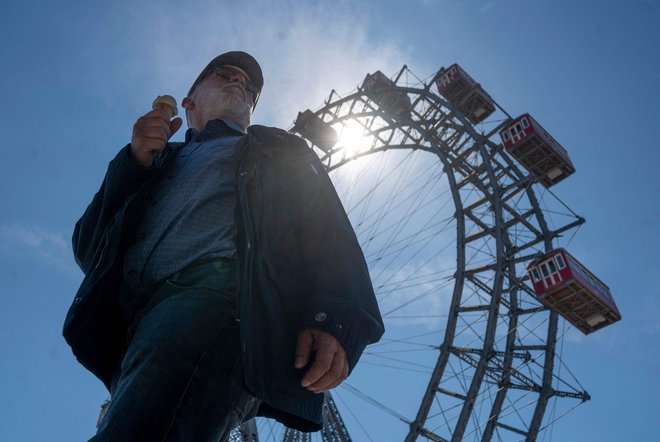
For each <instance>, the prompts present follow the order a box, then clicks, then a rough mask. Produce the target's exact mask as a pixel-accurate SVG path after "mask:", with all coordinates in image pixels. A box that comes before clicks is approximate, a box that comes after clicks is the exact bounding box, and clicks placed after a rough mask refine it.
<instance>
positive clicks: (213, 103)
mask: <svg viewBox="0 0 660 442" xmlns="http://www.w3.org/2000/svg"><path fill="white" fill-rule="evenodd" d="M195 104H196V106H197V108H198V110H199V111H200V112H201V113H202V114H203V115H204V116H205V120H206V121H209V120H215V119H218V118H226V119H228V120H230V121H233V122H234V123H236V124H238V125H239V126H242V127H243V128H244V129H245V128H247V127H248V126H249V125H250V116H251V115H252V106H250V105H249V104H248V103H246V102H245V100H244V99H243V98H242V97H241V96H240V95H238V94H234V93H232V92H231V91H225V90H223V89H220V88H214V89H210V90H207V92H206V93H203V94H201V95H199V96H197V97H195Z"/></svg>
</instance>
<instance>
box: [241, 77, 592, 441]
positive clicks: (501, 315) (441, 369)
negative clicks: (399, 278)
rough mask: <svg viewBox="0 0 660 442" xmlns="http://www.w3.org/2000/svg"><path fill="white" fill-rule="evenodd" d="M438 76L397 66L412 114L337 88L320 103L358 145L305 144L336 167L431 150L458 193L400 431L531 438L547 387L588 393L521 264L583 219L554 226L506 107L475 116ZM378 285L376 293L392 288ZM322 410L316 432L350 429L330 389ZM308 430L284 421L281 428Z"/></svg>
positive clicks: (435, 437) (411, 436) (430, 436)
mask: <svg viewBox="0 0 660 442" xmlns="http://www.w3.org/2000/svg"><path fill="white" fill-rule="evenodd" d="M433 80H434V79H431V80H430V81H428V82H427V83H424V82H422V81H420V80H418V79H417V78H416V77H415V76H414V74H413V73H412V72H410V71H409V70H408V69H407V67H405V66H404V67H403V68H402V69H401V71H400V72H399V73H398V74H397V75H396V76H395V77H394V78H393V81H394V83H395V85H394V86H393V89H392V92H393V93H397V94H405V95H407V97H409V99H410V107H409V109H408V111H409V112H408V113H407V114H402V113H401V112H400V109H399V110H398V111H397V112H396V113H395V112H392V111H391V110H389V109H385V108H381V107H379V106H378V104H377V103H375V102H374V101H373V100H372V99H370V98H369V97H368V96H367V94H366V93H365V91H364V90H363V89H362V88H358V90H357V91H356V92H354V93H351V94H350V95H347V96H344V97H341V96H339V95H337V94H336V93H335V92H334V91H333V92H332V93H331V94H330V97H329V98H328V99H327V100H326V102H325V103H324V105H323V106H322V107H321V108H320V109H319V110H317V111H316V112H315V114H316V115H317V116H318V117H320V118H321V119H322V121H323V122H325V123H327V124H328V125H330V126H331V127H333V128H335V130H337V131H338V132H340V133H341V132H342V130H347V129H348V128H353V129H355V128H357V129H358V130H359V131H360V133H361V134H362V139H363V140H366V142H365V143H364V144H362V145H361V146H360V147H359V148H357V149H353V150H351V149H346V148H345V147H341V146H336V147H334V148H331V149H327V147H326V149H321V148H319V147H318V146H314V145H313V146H312V147H313V148H314V149H315V151H316V152H317V153H318V155H319V157H320V158H321V160H322V162H323V163H324V165H325V166H326V168H327V169H328V171H330V172H331V173H332V172H333V171H335V170H340V169H342V167H344V166H347V165H349V164H351V163H352V162H354V161H356V160H358V159H360V158H362V157H367V156H369V155H374V154H376V153H382V152H386V151H387V152H390V151H423V152H426V153H428V154H430V155H428V157H429V158H435V161H436V162H437V163H438V167H439V168H440V169H441V171H442V173H443V174H444V175H443V176H444V179H445V180H446V183H447V189H448V190H447V192H448V193H447V195H448V198H451V200H452V201H453V216H452V220H451V222H452V225H453V229H454V235H455V241H454V244H455V266H454V272H453V273H452V274H451V275H449V278H448V279H449V280H450V282H451V283H453V288H452V289H451V295H450V297H449V299H450V302H449V306H448V313H447V316H446V325H445V327H444V335H443V336H438V343H437V345H435V346H433V347H434V350H433V351H434V352H435V357H434V359H435V361H434V363H433V367H432V368H431V369H430V370H428V372H429V377H428V381H427V383H426V388H425V391H420V392H419V400H418V403H417V409H416V410H407V416H408V417H402V416H398V418H399V420H400V421H403V422H405V423H406V425H407V430H406V431H407V434H405V436H404V437H403V439H404V440H405V441H406V442H412V441H415V440H418V439H420V438H421V439H422V440H431V441H461V440H468V439H469V440H483V441H489V440H493V439H495V440H521V439H523V440H526V441H534V440H536V438H537V436H538V435H539V432H540V431H541V430H542V429H543V428H544V427H543V423H544V415H545V414H546V409H547V407H548V403H549V401H550V399H551V398H573V399H578V400H582V401H585V400H588V399H589V395H588V393H586V392H584V391H581V390H580V389H579V388H576V387H573V386H572V385H571V383H570V382H569V381H567V380H564V379H562V378H561V377H560V376H559V370H558V369H557V367H556V363H555V362H556V361H555V356H556V345H557V342H558V317H557V315H556V314H555V313H552V312H550V311H548V310H547V309H545V308H544V307H543V306H541V305H540V304H539V303H538V302H537V301H536V299H535V297H534V295H533V291H532V290H531V288H530V287H529V286H528V284H527V282H526V280H527V278H526V272H525V268H524V266H525V264H526V263H527V262H529V261H530V260H532V259H533V258H534V257H536V256H538V255H539V254H540V253H543V252H544V251H548V250H550V249H552V248H553V240H554V239H555V238H557V237H559V236H561V235H562V234H563V233H564V232H566V231H568V230H571V229H574V228H576V227H577V226H579V225H580V224H582V223H583V222H584V219H582V218H580V217H577V216H575V217H574V218H573V219H570V220H567V221H566V222H565V223H563V224H562V225H561V226H559V227H554V228H552V229H551V228H550V227H549V225H548V224H549V223H548V221H547V220H546V214H545V213H544V211H543V210H542V208H541V205H540V202H539V197H538V196H537V194H536V192H535V188H536V186H535V185H534V180H533V178H531V177H530V176H529V175H528V174H527V173H526V172H524V171H523V170H521V169H520V168H519V167H518V165H517V163H515V162H514V161H513V160H512V159H511V158H510V157H509V156H508V155H507V154H506V153H505V152H504V151H503V149H502V147H501V145H500V144H499V142H498V141H497V140H495V139H494V138H495V136H496V134H498V132H499V130H500V129H501V128H502V127H504V126H506V125H508V124H509V123H510V122H511V117H510V116H509V114H508V113H506V111H504V110H503V109H502V108H501V107H500V106H499V105H498V106H497V107H498V109H499V112H500V115H501V116H502V118H501V120H499V121H495V123H494V124H493V123H491V127H490V128H489V129H486V125H483V124H482V125H480V126H479V127H475V126H473V125H472V124H471V123H470V122H469V121H468V120H467V119H466V118H465V117H464V116H463V115H462V114H461V113H460V112H459V111H458V110H456V108H455V107H453V106H452V105H450V104H449V103H448V102H446V101H445V100H444V99H443V98H441V97H440V96H438V95H437V94H436V93H435V92H434V90H435V89H434V86H433ZM394 115H395V116H394ZM383 179H385V178H383ZM356 230H358V229H356ZM358 236H360V234H359V233H358ZM372 236H373V235H372ZM411 238H413V237H411ZM368 239H369V240H370V239H371V236H370V237H369V238H368ZM360 240H361V241H363V240H365V239H364V238H360ZM409 240H410V241H416V240H415V239H409ZM365 241H366V240H365ZM399 242H404V241H403V240H399ZM397 244H398V243H397V242H392V243H391V245H392V247H393V248H395V247H396V246H397ZM380 259H381V258H380V257H379V258H378V259H374V260H373V262H374V263H382V261H378V260H380ZM368 261H369V256H368ZM371 264H372V263H371V262H370V267H371ZM374 265H376V264H374ZM371 270H372V277H373V273H375V270H374V269H371ZM383 286H385V284H383ZM376 291H377V295H379V302H381V300H382V299H385V298H386V297H387V296H388V294H382V293H381V294H379V293H378V292H379V289H378V287H377V290H376ZM420 296H421V295H420ZM385 319H386V320H387V316H386V317H385ZM385 336H386V337H387V333H386V335H385ZM411 364H412V363H411ZM557 386H562V388H558V387H557ZM564 387H565V388H564ZM383 388H387V387H386V386H384V387H383ZM391 414H392V413H391ZM403 414H404V415H405V414H406V413H405V412H404V413H403ZM324 422H325V424H326V428H325V429H324V430H323V432H322V433H321V438H322V440H323V441H347V440H350V437H349V435H348V431H347V429H346V427H345V425H344V424H343V421H342V419H341V417H340V414H339V411H338V409H337V407H336V406H335V404H334V401H333V400H332V398H331V397H330V396H329V395H328V396H327V401H326V405H325V408H324ZM309 437H310V436H309V435H306V434H304V433H298V432H295V431H293V430H287V431H286V432H285V435H284V437H283V439H282V440H284V441H291V442H292V441H311V439H310V438H309ZM237 440H252V439H237ZM254 440H256V439H254Z"/></svg>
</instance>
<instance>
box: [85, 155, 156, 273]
mask: <svg viewBox="0 0 660 442" xmlns="http://www.w3.org/2000/svg"><path fill="white" fill-rule="evenodd" d="M129 147H130V145H127V146H125V147H124V148H123V149H121V150H120V151H119V153H118V154H117V156H115V158H114V159H113V160H112V161H110V164H109V165H108V170H107V172H106V174H105V178H104V179H103V183H102V184H101V188H100V189H99V190H98V192H96V195H94V198H93V199H92V202H91V203H90V204H89V206H87V209H86V210H85V213H84V214H83V215H82V217H81V218H80V219H79V220H78V222H77V223H76V226H75V228H74V231H73V238H72V242H73V253H74V257H75V259H76V262H77V263H78V265H79V266H80V268H81V269H82V271H83V273H85V274H87V273H88V272H89V271H90V270H91V267H92V265H93V263H94V262H95V260H96V259H95V258H96V256H97V252H99V250H98V248H99V244H100V243H101V241H102V239H103V235H104V234H105V232H106V231H107V228H108V226H109V225H110V224H111V223H112V220H113V218H114V216H115V214H116V213H117V211H118V210H119V209H120V208H121V206H122V205H123V204H124V202H125V201H126V199H127V198H128V197H129V196H130V195H131V194H133V193H135V191H136V190H137V189H139V187H140V185H141V184H143V183H144V182H145V181H146V180H147V179H148V178H149V177H150V176H152V175H153V173H154V170H155V169H148V168H144V167H142V166H139V165H138V164H136V163H134V162H133V160H131V158H130V157H129V156H128V149H129Z"/></svg>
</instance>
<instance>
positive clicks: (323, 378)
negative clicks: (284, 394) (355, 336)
mask: <svg viewBox="0 0 660 442" xmlns="http://www.w3.org/2000/svg"><path fill="white" fill-rule="evenodd" d="M312 351H316V355H315V357H314V363H313V364H312V366H311V367H310V368H309V370H308V371H307V373H305V375H304V376H303V378H302V381H301V382H300V385H302V386H303V387H305V388H307V389H308V390H309V391H312V392H314V393H323V392H325V391H328V390H330V389H332V388H335V387H336V386H337V385H339V384H341V383H342V382H343V381H344V379H346V378H347V377H348V369H349V367H348V357H347V356H346V352H345V351H344V349H343V348H342V346H341V344H339V341H337V339H335V337H334V336H332V335H331V334H330V333H326V332H324V331H321V330H319V329H316V328H307V329H305V330H303V331H301V332H300V333H298V345H296V362H295V364H294V366H295V367H296V368H298V369H300V368H303V367H304V366H305V365H307V363H308V362H309V358H310V356H311V354H312Z"/></svg>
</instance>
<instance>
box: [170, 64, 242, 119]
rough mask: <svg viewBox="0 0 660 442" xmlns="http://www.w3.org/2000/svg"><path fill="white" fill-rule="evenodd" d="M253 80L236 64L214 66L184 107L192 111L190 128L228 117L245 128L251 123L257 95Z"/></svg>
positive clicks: (190, 112) (185, 101)
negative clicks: (254, 92)
mask: <svg viewBox="0 0 660 442" xmlns="http://www.w3.org/2000/svg"><path fill="white" fill-rule="evenodd" d="M253 91H254V89H253V87H252V85H251V82H250V79H249V77H248V76H247V74H246V73H245V72H243V70H241V69H240V68H238V67H235V66H222V67H219V68H215V69H213V70H212V71H211V72H209V74H208V75H207V76H206V77H205V78H204V80H202V81H201V82H200V83H199V85H197V87H196V88H195V90H194V91H193V93H192V96H191V97H187V98H186V99H185V100H184V103H183V107H184V108H186V109H187V110H188V112H189V119H190V125H191V127H195V128H196V129H198V130H201V129H203V127H204V126H205V125H206V122H208V121H209V120H213V119H217V118H226V119H228V120H231V121H233V122H235V123H236V124H238V125H240V126H242V127H243V128H246V127H247V126H249V125H250V116H251V115H252V109H253V103H254V96H253Z"/></svg>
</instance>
